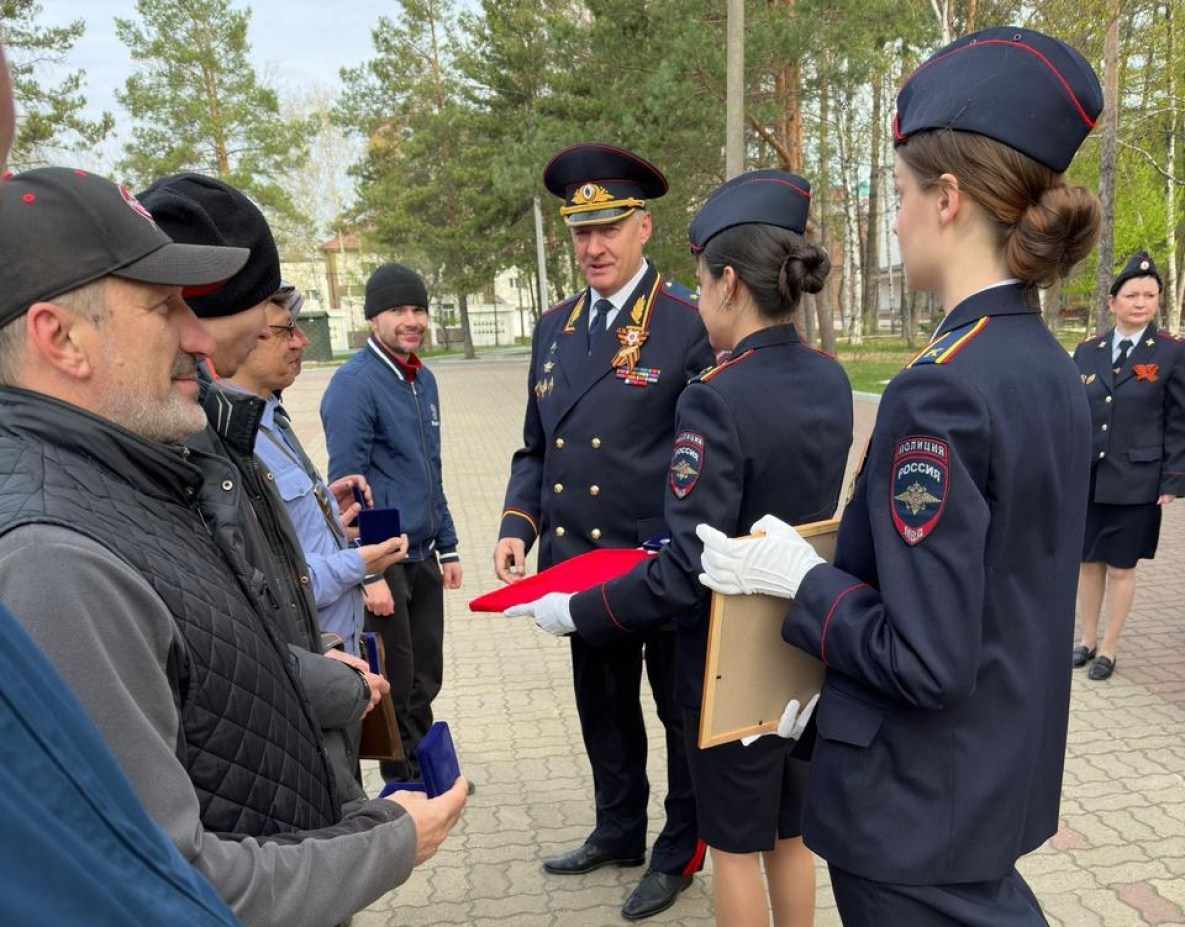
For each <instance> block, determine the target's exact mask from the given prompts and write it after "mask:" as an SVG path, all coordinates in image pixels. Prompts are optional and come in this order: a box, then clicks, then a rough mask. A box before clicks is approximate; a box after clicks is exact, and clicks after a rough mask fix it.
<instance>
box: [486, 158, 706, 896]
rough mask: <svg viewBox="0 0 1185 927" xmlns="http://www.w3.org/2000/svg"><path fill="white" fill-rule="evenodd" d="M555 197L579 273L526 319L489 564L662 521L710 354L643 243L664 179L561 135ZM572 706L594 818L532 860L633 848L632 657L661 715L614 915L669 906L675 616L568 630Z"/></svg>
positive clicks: (510, 564) (685, 851) (677, 291)
mask: <svg viewBox="0 0 1185 927" xmlns="http://www.w3.org/2000/svg"><path fill="white" fill-rule="evenodd" d="M543 182H544V185H545V186H546V187H547V189H548V190H549V191H551V192H552V193H553V194H555V195H556V196H558V197H560V198H561V199H563V200H564V206H563V207H562V208H561V210H560V213H561V215H562V216H563V217H564V220H565V222H566V223H567V225H568V227H569V230H570V232H571V235H572V241H573V245H574V247H575V249H576V259H577V263H578V264H579V266H580V270H581V272H582V273H583V275H584V277H585V280H586V281H587V283H588V287H587V288H586V289H585V290H583V291H582V292H580V293H577V294H576V295H575V296H572V297H570V298H569V299H566V300H564V301H563V302H561V303H560V304H559V305H557V306H555V307H553V308H552V309H551V310H550V311H548V312H547V313H545V314H544V315H543V316H542V318H540V320H539V324H538V326H537V327H536V330H535V335H534V339H533V342H532V352H531V367H530V374H529V378H528V383H529V387H530V395H529V396H528V404H527V413H526V421H525V424H524V427H523V442H524V446H523V447H522V448H521V449H520V450H519V451H517V452H516V453H515V455H514V459H513V461H512V464H511V475H510V484H509V486H508V488H507V491H506V505H505V511H504V513H503V516H502V523H501V528H500V531H499V541H498V545H497V548H496V550H495V554H494V564H495V569H496V571H497V574H498V576H499V578H501V579H502V580H504V581H506V582H513V581H515V580H516V579H519V578H521V577H522V570H523V566H524V562H525V558H526V551H527V550H528V548H529V547H530V546H531V545H532V544H533V543H534V542H535V541H536V539H538V541H539V567H540V569H546V568H548V567H550V566H553V565H554V564H556V563H559V562H562V561H564V560H567V559H569V558H571V557H575V556H577V555H579V554H583V553H586V552H588V551H591V550H593V549H595V548H598V547H616V548H623V547H625V548H628V547H636V546H638V545H639V544H641V543H643V542H645V541H647V540H649V539H650V538H652V537H654V536H656V535H658V534H661V533H663V532H664V531H665V529H666V525H665V523H664V520H663V500H664V497H665V494H666V484H667V479H668V476H669V463H670V453H671V441H672V439H673V436H674V431H673V430H674V423H675V406H676V402H677V401H678V399H679V395H680V393H682V391H683V388H684V387H685V386H686V384H687V382H688V380H689V379H690V378H691V377H692V376H694V375H695V374H696V373H698V372H699V371H701V370H703V369H704V368H705V367H707V366H709V365H710V364H711V363H712V362H713V360H714V356H713V353H712V349H711V347H710V346H709V345H708V339H707V333H706V332H705V330H704V326H703V324H702V322H701V321H700V318H699V315H698V312H697V307H696V302H695V298H694V296H693V295H692V294H691V292H690V291H688V290H687V289H685V288H684V287H681V286H679V285H678V284H675V283H673V282H671V281H668V280H666V279H664V277H663V276H662V274H660V273H659V271H658V269H657V268H656V267H654V265H653V264H651V263H650V262H649V261H647V260H646V259H644V257H643V253H642V252H643V249H644V247H645V245H646V242H647V241H648V240H649V238H650V234H651V217H650V214H649V212H647V211H646V201H647V200H651V199H656V198H657V197H660V196H662V195H663V194H664V193H666V191H667V182H666V179H665V178H664V177H663V175H662V174H661V173H660V172H659V170H658V169H657V168H656V167H654V166H653V165H652V164H650V163H648V162H647V161H645V160H643V159H642V158H640V157H638V156H637V155H634V154H631V153H630V152H628V151H624V150H622V149H620V148H615V147H612V146H609V145H600V144H579V145H573V146H572V147H570V148H567V149H565V150H563V151H561V152H560V153H559V154H557V155H556V156H555V157H554V158H552V160H551V161H550V163H548V165H547V167H546V168H545V169H544V172H543ZM570 642H571V648H572V670H573V680H574V684H575V690H576V705H577V709H578V711H579V714H580V724H581V730H582V732H583V735H584V743H585V748H586V750H587V751H588V756H589V761H590V763H591V764H592V769H593V781H594V785H595V792H596V795H595V800H596V827H595V829H594V830H593V832H592V834H591V835H590V836H589V838H588V840H587V842H586V843H585V844H584V845H582V846H580V847H578V848H576V849H574V850H572V851H571V852H568V853H565V854H563V855H562V856H559V857H556V858H554V859H549V860H547V861H546V862H545V863H544V868H545V869H546V870H547V871H548V872H551V873H555V874H560V875H564V874H576V873H583V872H590V871H592V870H593V869H596V868H599V867H600V866H604V865H607V864H616V865H619V866H640V865H641V864H642V863H643V862H644V861H645V852H646V805H647V799H648V796H649V782H648V780H647V777H646V730H645V726H644V723H643V717H642V709H641V704H640V701H639V694H640V693H639V689H640V682H641V673H642V663H643V655H644V658H645V664H646V671H647V676H648V678H649V680H650V686H651V689H652V691H653V693H654V700H655V703H656V705H657V708H658V714H659V717H660V718H661V719H662V722H663V725H664V727H665V729H666V741H667V774H668V782H667V797H666V804H665V807H666V815H667V820H666V825H665V826H664V828H663V830H662V832H661V833H660V834H659V836H658V838H657V840H656V841H655V844H654V849H653V852H652V854H651V858H650V867H649V869H648V871H647V873H646V875H645V876H644V878H643V879H642V881H641V883H640V884H639V886H638V887H637V888H636V889H635V890H634V892H633V893H632V894H631V895H630V897H629V899H628V900H627V901H626V903H625V906H624V908H623V909H622V913H623V915H624V916H625V917H627V918H641V917H647V916H649V915H651V914H654V913H657V912H658V911H661V910H663V909H664V908H666V907H669V906H670V905H671V904H672V903H673V901H674V899H675V898H676V897H677V895H678V893H679V891H680V890H681V889H682V888H683V887H684V886H685V881H684V880H685V879H686V877H687V876H689V875H691V874H692V873H694V872H695V871H697V870H698V869H699V868H700V866H701V865H702V862H703V849H702V846H701V845H700V844H699V842H698V840H697V837H696V824H695V809H694V800H693V796H692V787H691V779H690V774H689V772H688V768H687V759H686V756H685V754H684V743H683V730H682V723H681V717H680V710H679V706H678V703H677V701H676V696H675V675H676V665H675V634H674V626H673V625H671V626H667V627H664V628H662V629H660V630H657V631H652V632H647V633H640V634H636V635H631V636H630V637H629V638H628V639H624V640H621V641H618V642H615V643H612V644H608V645H604V646H591V645H589V644H588V643H586V642H585V641H583V640H582V639H581V638H580V637H578V636H574V637H572V638H570Z"/></svg>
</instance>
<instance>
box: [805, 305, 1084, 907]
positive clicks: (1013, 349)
mask: <svg viewBox="0 0 1185 927" xmlns="http://www.w3.org/2000/svg"><path fill="white" fill-rule="evenodd" d="M1089 453H1090V413H1089V410H1088V408H1087V403H1086V397H1085V395H1084V393H1083V390H1082V381H1081V379H1080V378H1079V376H1078V372H1077V370H1076V369H1075V367H1074V364H1073V362H1072V361H1071V360H1070V358H1069V356H1068V355H1067V354H1066V352H1065V350H1064V349H1063V348H1062V347H1061V346H1060V345H1059V344H1058V343H1057V341H1056V340H1055V339H1054V337H1053V336H1052V335H1051V334H1050V333H1049V331H1048V330H1047V329H1046V328H1045V326H1044V324H1043V323H1042V320H1041V316H1040V315H1039V314H1038V313H1037V312H1035V311H1032V310H1031V309H1030V307H1029V306H1028V304H1027V303H1026V300H1025V295H1024V293H1023V291H1022V288H1021V286H1020V285H1019V284H1017V283H1009V284H1005V285H1002V286H997V287H991V288H988V289H986V290H983V291H980V292H978V293H975V294H974V295H972V296H970V297H969V298H967V299H966V300H964V301H963V302H962V303H960V304H959V305H958V306H956V307H954V308H953V309H952V310H951V311H950V313H949V314H948V316H947V317H946V319H945V320H944V321H943V323H942V325H941V326H940V331H939V336H938V337H937V338H936V339H935V341H933V342H932V343H931V345H930V346H929V348H928V349H927V350H926V351H924V352H923V353H922V354H921V355H920V356H919V357H918V358H916V359H915V360H914V362H913V363H912V364H911V365H910V367H908V368H907V369H906V370H904V371H902V372H901V373H900V374H899V375H898V376H897V377H896V378H895V379H894V380H893V381H892V382H891V383H890V384H889V387H888V389H886V391H885V394H884V397H883V398H882V400H881V403H880V408H879V410H878V413H877V418H876V424H875V426H874V428H873V433H872V436H871V440H870V445H869V448H868V451H867V454H866V458H865V462H864V464H863V466H862V470H861V473H860V476H859V477H858V478H857V481H856V484H855V493H854V497H853V498H852V500H851V502H850V503H849V504H848V506H847V508H846V510H845V511H844V515H843V521H842V526H841V528H840V533H839V538H838V549H837V554H836V560H835V564H834V565H833V566H832V565H822V566H817V567H815V568H814V569H813V570H811V571H810V572H809V573H808V574H807V575H806V577H805V579H804V580H803V583H802V585H801V587H800V588H799V590H798V597H797V599H796V600H795V603H794V604H793V605H792V606H791V608H790V610H789V611H788V613H787V616H786V619H785V622H784V625H783V636H784V637H785V639H786V640H788V641H790V642H791V643H793V644H796V645H797V646H799V647H801V648H803V649H804V650H806V651H808V652H810V653H814V654H816V655H818V656H819V657H820V658H821V659H822V660H823V661H824V663H825V664H826V666H827V677H826V683H825V685H824V689H823V694H822V697H821V698H820V700H819V705H818V708H817V710H816V713H815V716H814V719H813V723H814V724H815V725H816V727H817V739H816V742H815V746H814V754H813V759H812V764H813V765H812V767H811V777H810V782H809V785H808V791H807V810H806V814H805V820H804V831H803V833H804V837H805V839H806V842H807V845H808V846H810V847H811V848H812V849H813V850H814V851H815V852H817V853H818V854H819V855H821V856H822V857H823V858H824V859H826V860H827V861H828V862H829V863H831V864H833V865H835V866H838V867H840V868H841V869H844V870H847V871H849V872H852V873H855V874H856V875H858V876H862V877H864V878H867V879H872V880H875V881H880V882H893V883H899V884H911V885H927V884H945V883H954V882H970V881H985V880H990V879H999V878H1002V877H1004V876H1005V875H1006V874H1007V873H1008V872H1010V871H1011V868H1012V866H1013V864H1014V862H1015V861H1016V860H1017V859H1018V858H1019V857H1020V856H1021V855H1022V854H1024V853H1027V852H1029V851H1030V850H1032V849H1034V848H1035V847H1037V846H1039V845H1040V844H1041V843H1042V842H1044V841H1045V840H1046V839H1048V838H1049V837H1050V836H1051V835H1052V834H1053V833H1054V832H1055V831H1056V830H1057V826H1058V803H1059V799H1060V794H1061V782H1062V766H1063V757H1064V753H1065V746H1066V726H1067V720H1068V713H1069V703H1070V669H1071V668H1070V661H1069V659H1067V655H1068V654H1069V652H1070V649H1071V647H1072V645H1073V629H1074V599H1075V591H1076V587H1077V582H1078V566H1079V558H1080V545H1081V538H1082V531H1083V525H1084V521H1085V509H1086V494H1087V482H1088V479H1089V469H1090V464H1089Z"/></svg>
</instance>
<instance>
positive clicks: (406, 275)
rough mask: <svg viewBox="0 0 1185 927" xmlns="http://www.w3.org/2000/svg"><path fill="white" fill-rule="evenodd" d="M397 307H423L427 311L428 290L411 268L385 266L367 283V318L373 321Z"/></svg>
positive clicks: (392, 265) (372, 275) (394, 265)
mask: <svg viewBox="0 0 1185 927" xmlns="http://www.w3.org/2000/svg"><path fill="white" fill-rule="evenodd" d="M395 306H423V307H424V308H425V309H427V308H428V288H427V287H425V286H424V281H423V279H422V278H421V277H420V275H419V274H417V273H416V272H415V271H414V270H412V269H411V268H410V267H404V266H403V265H402V264H384V265H383V266H382V267H380V268H379V269H378V270H376V271H375V272H374V273H373V274H371V275H370V279H369V280H367V281H366V309H365V311H366V317H367V318H368V319H373V318H374V317H375V316H376V315H378V314H379V313H380V312H386V311H387V310H388V309H392V308H394V307H395Z"/></svg>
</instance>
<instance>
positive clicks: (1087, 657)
mask: <svg viewBox="0 0 1185 927" xmlns="http://www.w3.org/2000/svg"><path fill="white" fill-rule="evenodd" d="M1094 654H1095V649H1094V648H1093V647H1090V648H1087V647H1084V646H1083V645H1082V644H1079V645H1078V646H1077V647H1075V648H1074V649H1073V651H1071V654H1070V655H1071V658H1072V660H1073V663H1074V669H1078V668H1079V667H1082V666H1086V664H1087V663H1089V662H1090V661H1091V660H1093V659H1094Z"/></svg>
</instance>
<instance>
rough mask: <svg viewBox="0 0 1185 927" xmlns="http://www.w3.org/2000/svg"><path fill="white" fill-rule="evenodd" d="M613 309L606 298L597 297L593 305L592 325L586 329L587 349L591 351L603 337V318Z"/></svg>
mask: <svg viewBox="0 0 1185 927" xmlns="http://www.w3.org/2000/svg"><path fill="white" fill-rule="evenodd" d="M612 311H613V303H611V302H609V300H607V299H598V300H597V301H596V304H595V305H594V306H593V316H592V327H591V328H590V329H589V330H588V350H589V352H590V353H591V352H592V351H595V350H596V349H597V347H598V346H599V345H600V344H601V342H602V341H604V339H605V320H606V319H607V318H608V317H609V313H610V312H612Z"/></svg>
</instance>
